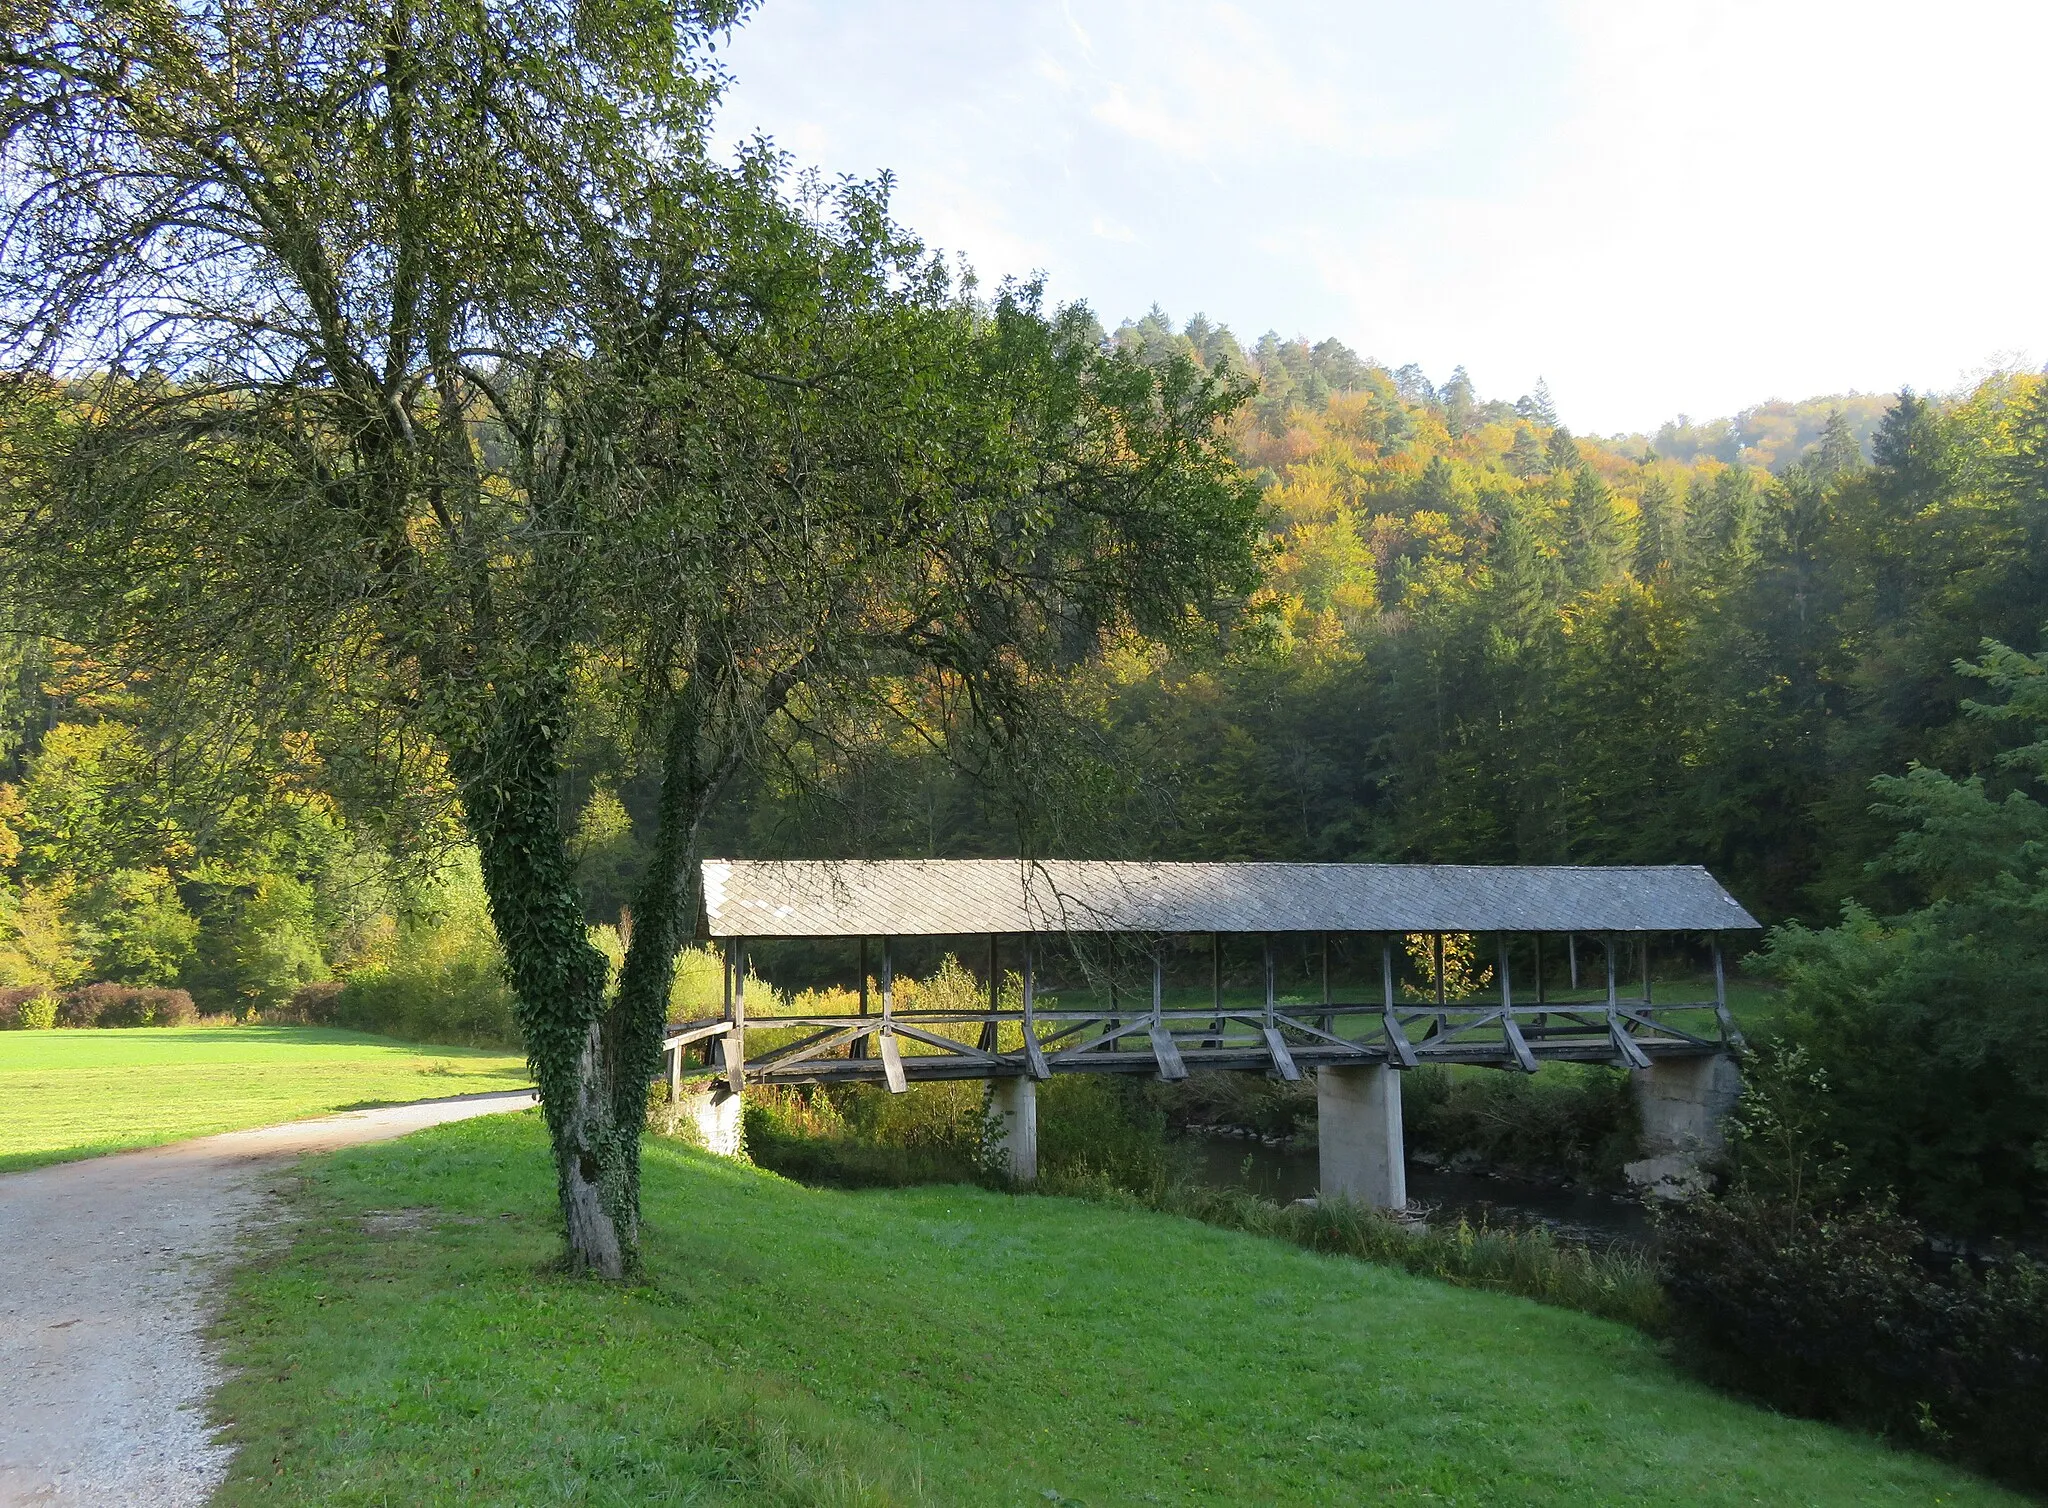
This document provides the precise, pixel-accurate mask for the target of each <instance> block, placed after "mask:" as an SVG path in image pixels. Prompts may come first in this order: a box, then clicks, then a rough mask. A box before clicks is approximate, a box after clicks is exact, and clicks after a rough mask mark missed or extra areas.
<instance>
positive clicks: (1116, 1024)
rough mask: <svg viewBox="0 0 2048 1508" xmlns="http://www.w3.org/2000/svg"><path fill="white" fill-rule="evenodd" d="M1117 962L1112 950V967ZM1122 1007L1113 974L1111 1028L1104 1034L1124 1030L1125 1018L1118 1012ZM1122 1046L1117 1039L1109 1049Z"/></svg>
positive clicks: (1111, 985) (1110, 986)
mask: <svg viewBox="0 0 2048 1508" xmlns="http://www.w3.org/2000/svg"><path fill="white" fill-rule="evenodd" d="M1115 964H1116V955H1115V951H1114V950H1111V954H1110V965H1111V967H1115ZM1122 1009H1123V1007H1122V1006H1121V1005H1119V1004H1118V1001H1117V988H1116V979H1115V978H1114V977H1113V976H1112V977H1111V979H1110V981H1109V1028H1108V1031H1105V1032H1104V1033H1103V1035H1104V1036H1108V1035H1109V1034H1110V1033H1111V1032H1119V1031H1122V1030H1123V1026H1124V1018H1123V1017H1122V1016H1121V1015H1119V1014H1118V1012H1119V1011H1121V1010H1122ZM1121 1046H1123V1042H1122V1040H1121V1039H1115V1040H1112V1041H1111V1042H1110V1044H1109V1050H1110V1051H1111V1052H1115V1051H1116V1050H1117V1049H1118V1048H1119V1047H1121Z"/></svg>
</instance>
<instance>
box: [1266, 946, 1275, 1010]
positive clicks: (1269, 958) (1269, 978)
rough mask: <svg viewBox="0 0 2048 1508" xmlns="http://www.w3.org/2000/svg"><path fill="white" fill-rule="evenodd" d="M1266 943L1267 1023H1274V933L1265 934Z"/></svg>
mask: <svg viewBox="0 0 2048 1508" xmlns="http://www.w3.org/2000/svg"><path fill="white" fill-rule="evenodd" d="M1265 944H1266V1025H1267V1026H1268V1027H1269V1028H1270V1027H1271V1026H1272V1025H1273V994H1274V989H1273V934H1272V933H1270V932H1268V933H1267V934H1266V935H1265Z"/></svg>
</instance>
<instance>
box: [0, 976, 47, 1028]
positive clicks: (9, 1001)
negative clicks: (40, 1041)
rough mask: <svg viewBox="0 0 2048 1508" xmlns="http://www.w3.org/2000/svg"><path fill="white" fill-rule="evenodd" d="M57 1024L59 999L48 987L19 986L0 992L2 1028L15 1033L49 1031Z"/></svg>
mask: <svg viewBox="0 0 2048 1508" xmlns="http://www.w3.org/2000/svg"><path fill="white" fill-rule="evenodd" d="M56 1024H57V997H56V996H55V995H54V994H52V993H51V992H50V989H49V987H48V986H46V985H39V984H32V985H17V986H16V987H14V988H12V989H5V990H0V1027H6V1028H8V1029H10V1030H14V1031H43V1032H46V1031H48V1030H49V1029H50V1028H51V1027H53V1026H55V1025H56Z"/></svg>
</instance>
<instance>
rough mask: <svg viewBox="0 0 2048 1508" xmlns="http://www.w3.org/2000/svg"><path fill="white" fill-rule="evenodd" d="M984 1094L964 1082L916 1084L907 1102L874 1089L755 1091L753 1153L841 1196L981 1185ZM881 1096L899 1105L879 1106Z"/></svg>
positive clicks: (751, 1096)
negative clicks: (841, 1191)
mask: <svg viewBox="0 0 2048 1508" xmlns="http://www.w3.org/2000/svg"><path fill="white" fill-rule="evenodd" d="M964 1088H971V1089H973V1090H975V1091H977V1093H976V1094H975V1095H974V1096H973V1097H972V1098H971V1100H970V1097H969V1096H967V1095H964V1094H961V1093H959V1092H958V1091H960V1090H962V1089H964ZM934 1089H936V1090H943V1091H950V1092H948V1093H942V1094H937V1095H934V1094H931V1093H929V1092H928V1091H931V1090H934ZM980 1090H981V1085H980V1084H978V1083H977V1084H968V1083H966V1082H964V1081H963V1082H962V1083H960V1084H916V1085H913V1086H912V1087H911V1088H910V1090H909V1092H908V1093H905V1094H902V1095H892V1094H889V1093H888V1092H887V1091H886V1090H877V1089H875V1088H874V1086H872V1085H867V1084H861V1085H852V1086H848V1087H846V1088H843V1089H837V1090H826V1089H822V1088H818V1087H814V1086H808V1085H806V1086H803V1087H795V1086H789V1087H780V1086H759V1087H755V1088H750V1089H748V1090H747V1092H746V1111H745V1116H746V1144H747V1151H748V1153H749V1155H751V1156H752V1158H753V1159H754V1161H755V1162H757V1163H759V1164H760V1165H761V1166H762V1167H764V1168H768V1169H771V1170H772V1171H774V1172H777V1173H780V1174H782V1175H783V1176H784V1177H785V1178H794V1179H797V1180H799V1181H800V1182H803V1183H816V1184H825V1185H828V1186H830V1187H834V1188H907V1187H909V1186H911V1185H913V1184H923V1183H972V1182H976V1181H980V1180H981V1179H982V1164H983V1158H982V1156H981V1114H982V1112H981V1103H982V1100H981V1095H980V1093H979V1091H980ZM878 1096H879V1098H880V1099H881V1100H882V1101H893V1102H895V1103H893V1104H890V1103H880V1104H878V1103H876V1098H877V1097H878ZM970 1104H971V1106H972V1116H971V1120H970V1118H969V1115H968V1110H969V1107H970ZM849 1111H850V1112H851V1113H849Z"/></svg>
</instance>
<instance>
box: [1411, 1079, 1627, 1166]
mask: <svg viewBox="0 0 2048 1508" xmlns="http://www.w3.org/2000/svg"><path fill="white" fill-rule="evenodd" d="M1402 1089H1403V1093H1402V1108H1403V1111H1404V1113H1405V1121H1406V1131H1407V1140H1408V1145H1409V1147H1410V1148H1411V1149H1413V1150H1416V1151H1420V1152H1425V1153H1434V1154H1435V1155H1436V1156H1438V1157H1441V1158H1446V1159H1449V1158H1457V1157H1460V1156H1464V1157H1468V1158H1473V1159H1477V1160H1478V1161H1480V1162H1483V1163H1486V1164H1488V1165H1490V1166H1494V1167H1502V1168H1511V1169H1515V1170H1517V1171H1522V1172H1554V1173H1564V1174H1569V1175H1570V1176H1572V1177H1575V1178H1584V1179H1600V1180H1608V1181H1611V1180H1613V1179H1616V1178H1618V1177H1619V1176H1620V1174H1621V1165H1622V1164H1623V1163H1624V1162H1627V1161H1628V1160H1629V1159H1630V1158H1632V1157H1634V1156H1635V1155H1636V1145H1637V1141H1638V1124H1637V1115H1636V1108H1635V1101H1634V1099H1633V1098H1632V1097H1631V1095H1630V1094H1629V1088H1628V1076H1627V1075H1626V1074H1624V1073H1623V1072H1622V1071H1621V1070H1620V1069H1616V1068H1605V1067H1601V1066H1599V1065H1592V1064H1576V1063H1551V1064H1546V1065H1545V1066H1544V1068H1543V1070H1542V1071H1541V1072H1540V1073H1535V1074H1522V1073H1501V1072H1495V1071H1484V1070H1482V1071H1476V1072H1465V1073H1456V1072H1453V1071H1451V1070H1449V1069H1445V1068H1438V1067H1425V1068H1418V1069H1415V1070H1414V1071H1413V1072H1411V1073H1409V1074H1408V1075H1407V1076H1406V1077H1405V1079H1404V1080H1403V1082H1402Z"/></svg>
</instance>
